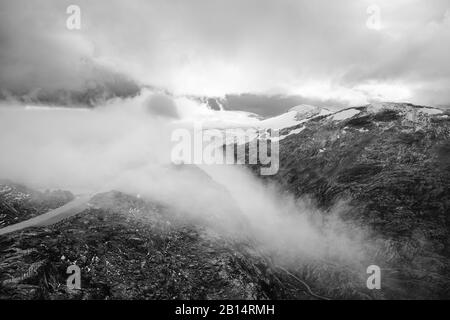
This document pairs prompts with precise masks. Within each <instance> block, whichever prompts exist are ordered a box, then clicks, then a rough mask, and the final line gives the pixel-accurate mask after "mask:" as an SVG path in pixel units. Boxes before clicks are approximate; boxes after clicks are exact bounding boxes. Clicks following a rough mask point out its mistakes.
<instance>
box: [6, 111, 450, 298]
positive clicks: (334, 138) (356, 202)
mask: <svg viewBox="0 0 450 320" xmlns="http://www.w3.org/2000/svg"><path fill="white" fill-rule="evenodd" d="M449 116H450V113H449V112H448V111H445V110H441V109H438V108H430V107H426V106H415V105H411V104H398V103H379V104H369V105H366V106H361V107H354V108H347V109H343V110H339V111H336V112H331V111H329V110H323V109H320V108H315V107H311V106H297V107H295V108H293V109H292V110H290V111H287V112H286V113H285V114H282V115H280V116H277V117H274V118H272V119H270V121H268V122H269V125H271V126H272V125H278V126H279V127H280V128H281V134H282V137H283V138H282V139H280V148H279V158H280V161H279V162H280V169H279V171H278V173H277V174H276V175H274V176H259V175H258V174H259V170H258V169H259V166H258V165H249V168H250V169H251V170H255V175H256V176H257V178H258V179H260V180H259V181H261V182H263V183H264V184H265V183H269V182H271V183H274V184H275V185H277V187H279V188H280V189H281V190H282V192H283V193H287V194H291V195H293V196H294V198H295V200H297V201H300V200H308V201H310V202H312V203H313V204H315V206H313V207H314V208H316V211H317V212H318V213H320V215H321V216H320V217H318V219H323V220H326V219H328V218H332V217H333V214H335V213H339V216H340V219H342V220H343V221H344V222H345V223H346V224H348V225H349V226H351V227H354V229H351V230H357V231H358V232H364V238H363V240H364V241H363V242H362V243H361V245H362V247H363V249H364V250H365V257H366V260H363V261H355V265H356V266H358V267H361V268H359V269H355V268H354V266H353V265H351V266H350V265H348V264H339V263H335V261H326V260H323V259H318V260H314V261H307V262H304V263H302V264H296V265H288V264H286V265H285V264H283V262H282V261H276V260H274V259H273V257H272V256H268V255H267V253H266V252H264V251H262V250H261V247H259V246H258V245H257V243H256V241H255V240H254V239H252V238H251V237H249V235H248V234H247V233H246V231H247V230H250V229H249V228H247V225H246V220H245V219H242V220H239V217H242V216H241V215H240V214H239V210H240V207H239V206H237V204H236V202H235V198H233V197H232V196H231V194H230V193H228V191H227V189H226V188H224V187H223V186H222V185H220V184H218V183H217V182H215V181H214V180H213V179H211V177H210V176H209V175H208V174H206V173H205V172H204V171H202V170H200V169H199V168H198V167H196V166H189V165H181V166H176V168H175V169H174V171H175V174H176V173H178V174H180V176H181V177H182V178H183V179H184V180H196V181H199V182H201V183H202V184H204V185H205V186H206V188H205V190H208V193H214V194H216V195H217V196H214V197H212V199H220V201H210V202H203V205H198V206H197V207H195V210H196V211H198V213H199V217H200V216H202V217H205V216H206V217H208V218H207V219H204V218H201V219H198V217H197V216H196V215H193V216H191V218H190V219H186V218H185V216H184V215H183V208H180V207H175V206H174V205H172V204H171V203H167V202H166V203H163V202H162V201H159V200H160V199H150V198H143V197H138V196H135V195H130V194H126V193H123V192H119V191H110V192H105V193H100V194H97V195H95V196H94V197H93V198H92V199H91V200H90V206H89V207H88V208H87V209H85V210H83V211H82V212H81V213H79V214H77V215H73V216H71V217H69V218H68V219H66V220H63V221H60V222H58V223H56V224H52V225H48V226H45V227H34V228H28V229H25V230H20V231H17V232H13V233H8V234H5V235H1V236H0V257H1V259H0V275H1V276H0V299H11V298H16V299H43V298H45V299H61V298H64V299H142V298H145V299H173V298H182V299H218V298H220V299H241V298H242V299H328V298H332V299H436V298H445V299H448V298H449V297H450V280H449V274H450V247H449V244H450V231H449V230H450V216H449V213H450V139H449V138H450V117H449ZM287 120H289V121H287ZM266 124H267V122H266ZM183 179H182V180H183ZM236 183H239V182H238V181H236ZM269 190H272V189H270V188H269ZM194 191H195V190H194ZM186 192H190V193H189V197H193V198H195V197H197V198H195V199H192V203H193V204H195V203H196V202H199V203H200V201H199V200H201V199H203V198H205V197H206V196H207V194H195V192H192V190H187V191H186ZM33 194H34V195H35V196H32V195H33ZM31 198H32V199H37V200H39V201H38V203H45V209H44V208H43V207H38V206H37V205H36V202H35V201H29V200H28V199H31ZM72 198H73V196H72V195H71V194H70V193H65V192H59V193H57V194H55V195H54V197H53V196H48V195H46V193H40V192H37V191H33V190H32V189H30V188H27V187H25V186H19V185H17V184H14V183H12V182H10V181H3V182H2V183H1V185H0V210H3V211H2V214H4V217H2V218H3V220H4V221H7V222H8V224H10V223H14V221H13V220H11V219H9V217H15V216H16V215H17V213H14V212H15V211H17V212H19V213H20V215H21V218H20V219H21V220H23V219H27V217H33V216H35V215H37V214H40V213H42V212H43V211H46V210H48V209H51V208H54V207H57V206H59V205H63V204H65V203H67V202H68V201H70V199H72ZM48 199H50V200H48ZM54 199H56V200H54ZM197 199H198V201H197ZM37 200H36V201H37ZM46 201H47V202H46ZM57 202H58V203H59V204H57ZM308 203H309V202H308ZM11 208H13V209H11ZM224 210H225V211H224ZM224 212H225V213H230V214H229V215H225V216H224V215H223V213H224ZM28 213H30V214H28ZM5 217H6V218H7V219H9V220H6V219H5ZM230 223H231V224H235V225H238V226H239V227H240V228H236V230H238V232H239V233H240V237H237V236H235V235H234V234H225V233H221V232H220V227H222V226H223V227H225V226H226V225H227V224H230ZM211 226H215V227H219V228H212V227H211ZM274 228H275V226H274ZM275 231H276V232H281V233H283V231H284V230H275ZM302 231H303V230H299V231H298V232H299V233H301V232H302ZM355 232H356V231H355ZM247 236H248V237H247ZM355 236H356V235H355ZM270 240H271V241H275V240H276V239H272V238H271V239H270ZM287 249H289V248H287ZM74 263H76V264H77V265H78V266H79V267H80V268H81V272H82V290H80V291H75V292H71V291H68V290H67V288H66V285H65V281H66V279H67V274H66V270H67V267H68V266H69V265H72V264H74ZM373 264H374V265H378V266H379V267H380V268H381V277H382V278H381V279H382V280H381V286H382V290H369V289H368V288H367V287H366V280H367V276H368V275H367V274H366V268H367V267H368V266H369V265H373Z"/></svg>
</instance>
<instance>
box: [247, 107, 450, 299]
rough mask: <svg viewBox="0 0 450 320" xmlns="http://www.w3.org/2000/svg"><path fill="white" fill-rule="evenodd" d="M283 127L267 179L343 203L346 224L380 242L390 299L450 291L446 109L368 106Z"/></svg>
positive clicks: (324, 204) (325, 202)
mask: <svg viewBox="0 0 450 320" xmlns="http://www.w3.org/2000/svg"><path fill="white" fill-rule="evenodd" d="M299 129H301V130H299ZM296 130H297V131H296ZM292 132H293V133H292ZM281 133H282V134H283V135H285V136H286V137H285V138H284V139H282V140H281V141H280V151H279V162H280V169H279V172H278V173H277V174H276V175H275V176H264V177H261V178H262V179H265V180H269V181H275V182H276V183H278V184H279V185H281V186H282V188H283V190H286V191H288V192H290V193H292V194H294V195H295V196H296V197H297V198H301V197H310V198H312V199H313V200H314V201H315V202H316V203H317V204H318V206H319V207H321V208H323V209H324V210H332V208H333V207H335V206H341V205H343V203H344V204H345V206H347V207H348V209H347V210H345V214H344V218H345V219H346V221H351V222H352V223H357V224H358V225H360V226H364V227H365V228H368V229H369V230H370V241H373V242H374V243H377V245H376V246H377V248H378V250H377V251H376V252H374V253H373V255H372V261H373V262H374V263H375V264H378V265H380V266H381V267H382V270H385V271H383V276H384V278H383V279H384V280H383V283H384V285H383V290H382V292H383V294H384V297H387V298H448V297H449V296H450V292H449V288H450V282H449V280H448V279H449V278H448V276H449V274H450V247H449V243H450V231H449V230H450V215H449V213H450V113H449V111H448V110H442V109H438V108H431V107H425V106H416V105H411V104H402V103H378V104H370V105H367V106H362V107H357V108H348V109H344V110H340V111H338V112H335V113H331V114H328V115H324V116H318V117H314V118H310V119H309V120H308V121H304V122H302V123H301V124H298V125H297V126H293V127H289V128H285V129H283V130H282V131H281ZM252 168H253V169H255V170H256V171H255V172H259V170H258V166H252Z"/></svg>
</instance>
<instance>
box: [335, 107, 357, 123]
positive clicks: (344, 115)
mask: <svg viewBox="0 0 450 320" xmlns="http://www.w3.org/2000/svg"><path fill="white" fill-rule="evenodd" d="M360 112H361V111H359V110H358V109H347V110H343V111H339V112H337V113H335V114H334V115H332V117H331V118H332V120H333V121H340V120H345V119H349V118H351V117H353V116H355V115H357V114H358V113H360Z"/></svg>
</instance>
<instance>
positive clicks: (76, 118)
mask: <svg viewBox="0 0 450 320" xmlns="http://www.w3.org/2000/svg"><path fill="white" fill-rule="evenodd" d="M148 101H149V97H148V95H141V96H138V97H136V98H130V99H116V100H113V101H111V102H109V103H107V104H104V105H101V106H98V107H97V108H95V109H68V108H54V107H52V108H46V107H42V106H41V107H30V106H28V107H26V106H23V105H14V106H12V105H9V106H2V107H0V150H1V157H0V177H2V178H8V179H11V180H13V181H15V182H20V183H24V184H26V185H29V186H32V187H35V188H38V189H65V190H70V191H72V192H74V193H77V194H92V195H94V194H95V193H98V192H107V191H110V190H119V191H122V192H125V193H129V194H132V195H139V196H141V197H143V198H146V199H149V200H155V201H158V202H160V203H162V204H165V205H167V206H169V207H170V208H173V210H175V211H177V212H178V213H180V214H181V215H182V216H183V217H184V218H185V219H186V221H191V222H195V223H198V224H202V225H204V226H207V227H208V228H211V230H214V231H215V232H219V233H221V234H222V235H225V236H229V237H231V238H233V239H238V240H242V241H244V240H245V241H247V240H251V241H252V242H254V243H255V244H256V245H257V248H258V250H262V251H263V252H265V253H266V254H267V255H270V256H271V257H272V258H274V259H276V260H277V261H278V262H279V263H280V264H289V265H292V264H299V263H306V262H308V261H317V260H329V261H339V262H341V263H344V264H346V265H354V266H356V265H358V264H359V263H361V262H362V261H364V260H365V250H366V249H365V245H363V244H364V243H365V242H364V238H365V236H364V232H363V231H362V230H360V229H358V228H356V227H352V226H350V225H348V224H347V223H344V222H343V221H342V220H341V219H340V218H339V213H340V212H341V211H342V210H345V209H346V208H345V206H344V205H338V206H336V207H335V208H334V209H333V210H331V211H330V212H326V213H325V212H322V211H320V210H319V209H317V208H316V207H315V206H314V204H313V202H311V201H308V200H307V199H295V198H294V197H293V196H292V195H289V194H285V193H283V192H282V191H281V190H279V189H278V187H277V186H276V185H271V184H266V183H263V182H262V180H259V179H258V178H256V177H255V176H253V175H252V174H250V172H249V171H248V170H247V169H246V168H245V167H243V166H237V165H234V166H233V165H223V166H219V165H212V166H207V165H201V166H198V167H197V166H176V165H173V164H172V163H171V160H170V154H171V141H170V136H171V132H172V130H173V129H175V128H178V127H179V126H180V125H184V126H187V125H188V124H189V121H184V122H183V121H182V120H180V119H173V118H172V117H167V116H166V115H165V114H163V115H162V116H161V115H160V112H159V110H160V109H159V108H153V107H152V104H154V103H156V102H155V101H158V99H153V100H152V101H153V102H152V103H151V104H149V103H148ZM164 103H166V104H167V103H168V102H167V101H164ZM177 103H178V105H177V107H178V108H182V107H184V105H180V103H181V104H183V103H188V102H186V101H185V100H181V101H177ZM193 103H194V102H192V101H190V102H189V103H188V104H189V106H186V108H189V107H190V108H195V106H193V105H192V104H193ZM171 105H172V104H171ZM197 107H198V108H200V106H197ZM173 109H175V107H174V108H173ZM155 110H156V111H155ZM199 112H200V111H199ZM204 112H206V111H204ZM172 113H173V114H175V113H176V112H175V111H173V112H172ZM253 121H254V120H253Z"/></svg>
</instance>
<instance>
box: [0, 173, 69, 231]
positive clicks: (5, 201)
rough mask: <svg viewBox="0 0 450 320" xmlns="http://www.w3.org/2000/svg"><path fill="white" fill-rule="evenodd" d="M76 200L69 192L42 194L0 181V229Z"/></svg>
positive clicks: (46, 192)
mask: <svg viewBox="0 0 450 320" xmlns="http://www.w3.org/2000/svg"><path fill="white" fill-rule="evenodd" d="M73 199H74V195H73V194H72V193H70V192H68V191H62V190H54V191H45V192H40V191H37V190H33V189H31V188H29V187H26V186H24V185H21V184H17V183H13V182H11V181H8V180H0V228H3V227H6V226H8V225H11V224H14V223H18V222H21V221H24V220H28V219H30V218H33V217H35V216H38V215H40V214H43V213H45V212H47V211H49V210H51V209H56V208H58V207H61V206H62V205H64V204H66V203H68V202H69V201H71V200H73Z"/></svg>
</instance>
